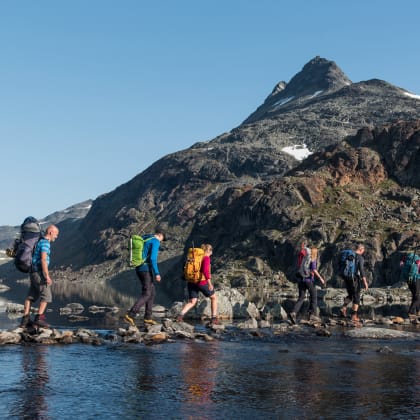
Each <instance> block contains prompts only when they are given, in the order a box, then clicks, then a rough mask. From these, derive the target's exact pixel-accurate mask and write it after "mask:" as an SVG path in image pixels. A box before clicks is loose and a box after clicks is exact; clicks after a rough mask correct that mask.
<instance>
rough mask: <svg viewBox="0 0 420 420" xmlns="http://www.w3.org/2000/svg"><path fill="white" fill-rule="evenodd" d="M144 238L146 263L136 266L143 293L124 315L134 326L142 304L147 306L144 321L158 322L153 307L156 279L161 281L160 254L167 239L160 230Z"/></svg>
mask: <svg viewBox="0 0 420 420" xmlns="http://www.w3.org/2000/svg"><path fill="white" fill-rule="evenodd" d="M143 239H144V240H145V242H144V248H143V259H144V263H143V264H141V265H139V266H138V267H136V268H135V271H136V275H137V277H138V279H139V281H140V284H141V295H140V297H139V298H138V299H137V301H136V303H135V304H134V305H133V306H132V307H131V309H130V310H129V311H128V312H127V313H126V314H125V316H124V319H125V321H127V322H128V323H129V324H130V325H132V326H135V325H136V324H135V322H134V319H135V318H136V316H137V315H138V313H139V312H140V309H141V307H142V306H144V307H145V313H144V323H145V324H149V325H155V324H157V322H156V321H154V320H153V319H152V308H153V303H154V300H155V295H156V290H155V284H154V280H156V281H157V282H160V281H161V276H160V273H159V267H158V255H159V248H160V243H161V242H162V241H164V240H165V235H164V233H163V232H161V231H160V230H159V231H157V232H156V233H155V234H154V235H144V236H143Z"/></svg>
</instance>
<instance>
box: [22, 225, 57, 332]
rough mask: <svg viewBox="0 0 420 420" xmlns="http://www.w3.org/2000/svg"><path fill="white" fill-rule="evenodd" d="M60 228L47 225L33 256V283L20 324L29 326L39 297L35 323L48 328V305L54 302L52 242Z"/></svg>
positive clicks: (31, 273) (31, 277) (31, 279)
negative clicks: (33, 306) (34, 305)
mask: <svg viewBox="0 0 420 420" xmlns="http://www.w3.org/2000/svg"><path fill="white" fill-rule="evenodd" d="M58 233H59V231H58V228H57V227H56V226H54V225H50V226H48V227H47V230H46V231H45V235H44V236H43V237H42V238H41V239H40V240H39V241H38V243H37V244H36V246H35V250H34V253H33V256H32V268H31V271H30V273H29V279H30V282H31V285H30V287H29V291H28V295H27V297H26V300H25V303H24V310H23V317H22V321H21V324H20V326H21V327H22V328H25V327H28V326H30V325H31V324H32V322H31V315H30V313H31V306H32V304H33V303H34V302H36V301H37V300H38V299H39V301H40V302H39V308H38V314H37V315H35V319H34V322H33V324H34V325H35V326H38V327H43V328H48V327H49V325H48V323H47V321H46V319H45V311H46V309H47V305H48V304H49V303H51V302H52V294H51V284H52V280H51V277H50V273H49V270H48V266H49V264H50V254H51V242H54V241H55V240H56V239H57V237H58Z"/></svg>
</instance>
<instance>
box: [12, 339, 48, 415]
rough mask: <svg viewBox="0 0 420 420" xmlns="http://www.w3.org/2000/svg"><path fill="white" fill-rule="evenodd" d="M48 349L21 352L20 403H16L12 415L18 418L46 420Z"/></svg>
mask: <svg viewBox="0 0 420 420" xmlns="http://www.w3.org/2000/svg"><path fill="white" fill-rule="evenodd" d="M47 353H48V347H44V346H33V347H25V348H23V350H22V379H21V383H22V389H23V391H22V394H21V395H22V398H23V400H22V401H16V404H17V405H16V408H15V410H14V413H13V414H18V416H19V418H22V419H31V420H38V419H39V420H41V419H42V420H47V419H48V418H49V416H48V404H47V399H46V398H47V396H48V395H49V392H48V384H49V380H50V377H49V372H48V363H47V362H46V357H47V356H48V354H47Z"/></svg>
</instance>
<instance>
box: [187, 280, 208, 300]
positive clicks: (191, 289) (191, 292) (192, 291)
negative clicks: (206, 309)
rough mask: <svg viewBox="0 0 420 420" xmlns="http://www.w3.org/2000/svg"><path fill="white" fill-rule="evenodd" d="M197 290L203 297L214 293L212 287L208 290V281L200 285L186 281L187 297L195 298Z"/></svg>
mask: <svg viewBox="0 0 420 420" xmlns="http://www.w3.org/2000/svg"><path fill="white" fill-rule="evenodd" d="M198 292H201V293H202V294H203V295H204V296H205V297H210V296H213V295H214V288H213V290H210V289H209V284H208V283H206V284H203V285H202V286H200V285H199V284H196V283H190V282H188V297H189V298H190V299H197V298H198Z"/></svg>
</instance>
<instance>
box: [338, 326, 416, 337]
mask: <svg viewBox="0 0 420 420" xmlns="http://www.w3.org/2000/svg"><path fill="white" fill-rule="evenodd" d="M344 335H345V336H347V337H352V338H374V339H392V338H410V339H416V338H417V339H419V338H420V334H419V333H412V332H409V331H399V330H393V329H390V328H375V327H366V328H356V329H354V330H348V331H345V332H344Z"/></svg>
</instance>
